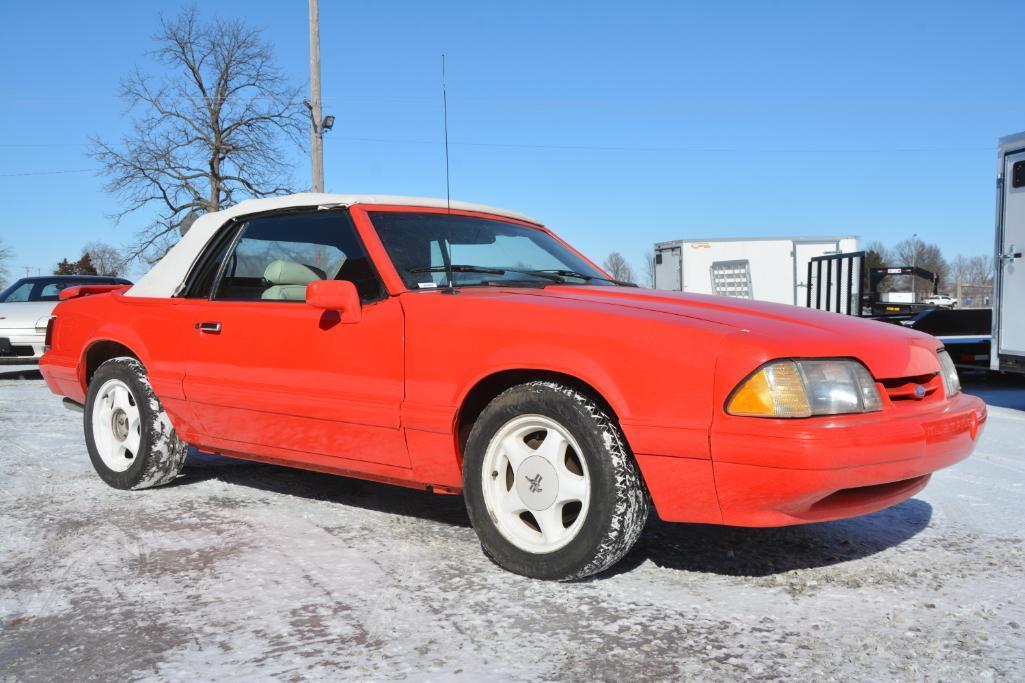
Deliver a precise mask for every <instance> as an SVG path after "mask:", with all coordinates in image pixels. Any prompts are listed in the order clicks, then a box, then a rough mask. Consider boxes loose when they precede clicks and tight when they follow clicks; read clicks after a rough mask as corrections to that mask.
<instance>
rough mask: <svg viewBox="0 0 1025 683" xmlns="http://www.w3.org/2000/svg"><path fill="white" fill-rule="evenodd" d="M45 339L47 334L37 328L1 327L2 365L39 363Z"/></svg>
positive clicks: (0, 349) (0, 358)
mask: <svg viewBox="0 0 1025 683" xmlns="http://www.w3.org/2000/svg"><path fill="white" fill-rule="evenodd" d="M4 340H6V341H7V343H4ZM45 340H46V334H45V333H42V332H36V331H35V330H24V329H0V365H27V364H29V363H38V362H39V359H40V358H41V357H42V355H43V343H44V342H45Z"/></svg>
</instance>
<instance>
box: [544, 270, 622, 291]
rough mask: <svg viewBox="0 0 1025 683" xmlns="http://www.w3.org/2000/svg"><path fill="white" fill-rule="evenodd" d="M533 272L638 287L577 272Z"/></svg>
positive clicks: (608, 278)
mask: <svg viewBox="0 0 1025 683" xmlns="http://www.w3.org/2000/svg"><path fill="white" fill-rule="evenodd" d="M531 272H533V273H538V274H541V273H544V274H552V275H560V276H565V277H578V278H580V279H581V280H585V281H587V282H590V281H591V280H601V281H603V282H611V283H612V284H614V285H619V286H620V287H636V286H637V285H636V284H635V283H633V282H624V281H623V280H613V279H612V278H610V277H602V276H601V275H587V274H586V273H580V272H577V271H575V270H565V269H549V270H534V271H531Z"/></svg>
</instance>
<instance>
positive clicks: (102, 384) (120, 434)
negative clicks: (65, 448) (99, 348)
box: [84, 357, 188, 489]
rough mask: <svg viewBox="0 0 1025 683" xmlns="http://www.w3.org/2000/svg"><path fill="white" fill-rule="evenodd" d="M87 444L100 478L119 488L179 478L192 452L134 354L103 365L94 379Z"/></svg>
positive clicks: (87, 411)
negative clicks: (181, 437) (176, 429)
mask: <svg viewBox="0 0 1025 683" xmlns="http://www.w3.org/2000/svg"><path fill="white" fill-rule="evenodd" d="M84 421H85V442H86V446H87V447H88V449H89V459H90V460H91V461H92V463H93V468H94V469H95V470H96V473H97V474H98V475H100V479H102V480H103V481H105V482H106V483H107V484H109V485H110V486H113V487H114V488H116V489H147V488H151V487H154V486H161V485H163V484H167V483H169V482H171V481H173V480H174V479H175V478H176V477H177V476H178V474H179V473H180V472H181V470H182V467H183V466H184V464H185V455H186V452H187V450H188V446H187V444H185V443H184V442H183V441H182V440H181V439H179V438H178V435H177V434H176V433H175V431H174V427H172V426H171V421H170V419H169V418H168V417H167V413H165V412H164V409H163V406H161V404H160V400H159V399H158V398H157V396H156V394H154V393H153V387H152V386H150V383H149V379H148V378H147V377H146V368H144V367H143V365H142V363H140V362H139V361H138V360H136V359H134V358H128V357H124V358H114V359H112V360H108V361H107V362H105V363H103V364H102V365H101V366H100V367H99V368H98V369H97V370H96V372H95V374H93V377H92V380H91V381H90V382H89V391H88V394H87V395H86V403H85V420H84Z"/></svg>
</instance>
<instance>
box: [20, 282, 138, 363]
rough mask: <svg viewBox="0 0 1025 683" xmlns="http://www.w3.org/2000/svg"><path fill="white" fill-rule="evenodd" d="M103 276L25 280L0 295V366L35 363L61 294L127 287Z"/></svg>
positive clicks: (41, 349) (40, 354)
mask: <svg viewBox="0 0 1025 683" xmlns="http://www.w3.org/2000/svg"><path fill="white" fill-rule="evenodd" d="M130 284H132V282H131V281H130V280H125V279H124V278H120V277H107V276H103V275H44V276H41V277H25V278H22V279H20V280H18V281H17V282H15V283H14V284H13V285H11V286H10V287H8V288H7V289H5V290H3V292H0V365H12V364H27V363H38V362H39V358H40V356H42V355H43V343H44V341H45V338H46V324H47V322H49V320H50V313H51V312H52V311H53V309H54V307H55V306H56V305H57V302H58V301H59V299H60V293H61V291H62V290H64V289H67V288H68V287H76V286H79V285H130Z"/></svg>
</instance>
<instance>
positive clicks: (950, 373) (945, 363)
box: [936, 349, 961, 398]
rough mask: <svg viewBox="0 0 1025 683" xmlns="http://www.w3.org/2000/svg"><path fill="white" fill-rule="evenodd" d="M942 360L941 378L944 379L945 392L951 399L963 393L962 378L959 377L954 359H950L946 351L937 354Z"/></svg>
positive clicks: (941, 350)
mask: <svg viewBox="0 0 1025 683" xmlns="http://www.w3.org/2000/svg"><path fill="white" fill-rule="evenodd" d="M936 355H937V356H938V357H939V359H940V377H941V378H943V390H944V391H945V392H946V394H947V398H950V397H951V396H953V395H954V394H956V393H957V392H959V391H961V378H959V377H958V376H957V368H956V367H954V359H953V358H951V357H950V354H949V353H947V350H946V349H940V350H939V351H937V352H936Z"/></svg>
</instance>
